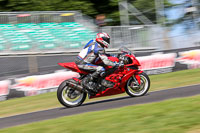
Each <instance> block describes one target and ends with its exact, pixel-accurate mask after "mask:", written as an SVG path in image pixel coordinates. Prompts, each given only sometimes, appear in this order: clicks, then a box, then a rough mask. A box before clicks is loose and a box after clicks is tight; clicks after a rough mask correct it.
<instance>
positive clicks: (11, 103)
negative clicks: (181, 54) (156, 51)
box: [0, 69, 200, 117]
mask: <svg viewBox="0 0 200 133" xmlns="http://www.w3.org/2000/svg"><path fill="white" fill-rule="evenodd" d="M150 80H151V88H150V91H155V90H161V89H167V88H175V87H180V86H185V85H192V84H200V69H193V70H184V71H178V72H172V73H167V74H160V75H152V76H150ZM123 95H126V94H122V95H115V96H111V97H119V96H123ZM111 97H102V98H98V99H91V100H87V101H86V102H88V101H89V102H91V101H94V100H102V99H107V98H111ZM61 106H62V105H61V104H60V103H59V102H58V101H57V97H56V92H52V93H46V94H41V95H37V96H30V97H23V98H16V99H11V100H7V101H1V102H0V107H1V109H0V117H5V116H11V115H16V114H21V113H28V112H33V111H38V110H45V109H50V108H55V107H61Z"/></svg>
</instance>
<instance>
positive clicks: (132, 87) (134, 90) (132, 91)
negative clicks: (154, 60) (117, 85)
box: [125, 72, 150, 97]
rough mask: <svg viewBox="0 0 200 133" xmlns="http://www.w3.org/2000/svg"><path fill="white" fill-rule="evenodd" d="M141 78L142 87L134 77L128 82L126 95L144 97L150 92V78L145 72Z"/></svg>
mask: <svg viewBox="0 0 200 133" xmlns="http://www.w3.org/2000/svg"><path fill="white" fill-rule="evenodd" d="M139 76H140V81H141V83H140V85H139V84H138V83H137V81H136V78H135V77H134V75H133V76H132V77H131V78H129V80H128V81H127V84H126V87H125V90H126V93H127V94H128V95H129V96H131V97H138V96H143V95H145V94H146V93H147V92H148V90H149V88H150V79H149V76H148V75H147V74H146V73H144V72H143V73H141V74H139Z"/></svg>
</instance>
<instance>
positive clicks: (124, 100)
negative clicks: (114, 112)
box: [0, 85, 200, 129]
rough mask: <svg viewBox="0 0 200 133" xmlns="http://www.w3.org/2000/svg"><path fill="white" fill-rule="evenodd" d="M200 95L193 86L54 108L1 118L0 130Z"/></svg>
mask: <svg viewBox="0 0 200 133" xmlns="http://www.w3.org/2000/svg"><path fill="white" fill-rule="evenodd" d="M199 94H200V85H193V86H186V87H180V88H173V89H167V90H162V91H155V92H150V93H147V94H146V95H145V96H142V97H129V96H125V97H120V98H114V99H108V100H102V101H97V102H90V103H86V104H83V105H82V106H79V107H75V108H64V107H61V108H54V109H50V110H44V111H39V112H32V113H28V114H21V115H16V116H11V117H4V118H0V129H2V128H7V127H12V126H17V125H21V124H27V123H31V122H37V121H41V120H47V119H54V118H58V117H63V116H69V115H75V114H80V113H84V112H92V111H99V110H106V109H112V108H119V107H124V106H129V105H136V104H145V103H152V102H159V101H163V100H167V99H172V98H179V97H189V96H194V95H199Z"/></svg>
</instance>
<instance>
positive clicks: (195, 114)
mask: <svg viewBox="0 0 200 133" xmlns="http://www.w3.org/2000/svg"><path fill="white" fill-rule="evenodd" d="M199 116H200V95H198V96H193V97H188V98H179V99H173V100H167V101H162V102H158V103H151V104H144V105H136V106H128V107H123V108H118V109H111V110H105V111H97V112H90V113H84V114H79V115H74V116H67V117H62V118H57V119H53V120H46V121H42V122H36V123H31V124H27V125H21V126H17V127H12V128H7V129H2V130H0V133H13V132H14V133H60V132H62V133H185V132H193V131H199V129H200V117H199Z"/></svg>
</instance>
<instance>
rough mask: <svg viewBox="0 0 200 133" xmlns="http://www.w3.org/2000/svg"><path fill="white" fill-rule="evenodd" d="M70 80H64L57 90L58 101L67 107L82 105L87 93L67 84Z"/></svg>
mask: <svg viewBox="0 0 200 133" xmlns="http://www.w3.org/2000/svg"><path fill="white" fill-rule="evenodd" d="M67 81H68V80H65V81H63V82H62V83H61V84H60V85H59V87H58V90H57V98H58V101H59V102H60V103H61V104H62V105H64V106H65V107H68V108H70V107H77V106H80V105H81V104H82V103H83V102H84V101H85V99H86V96H87V93H85V92H83V93H81V92H79V91H77V90H74V89H73V88H71V87H69V86H67V85H66V82H67Z"/></svg>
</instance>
